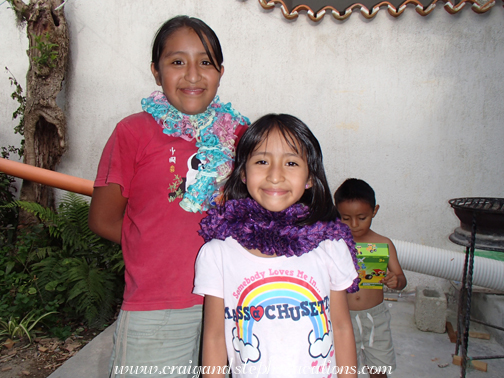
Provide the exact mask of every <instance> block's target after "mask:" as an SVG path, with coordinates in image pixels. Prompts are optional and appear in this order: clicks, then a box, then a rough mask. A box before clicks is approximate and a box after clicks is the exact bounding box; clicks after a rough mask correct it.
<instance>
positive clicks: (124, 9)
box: [0, 0, 504, 250]
mask: <svg viewBox="0 0 504 378" xmlns="http://www.w3.org/2000/svg"><path fill="white" fill-rule="evenodd" d="M466 8H467V9H464V10H462V11H461V12H460V13H459V14H457V15H450V14H449V13H448V12H446V11H445V10H444V9H442V7H441V6H439V7H438V9H436V10H435V11H434V12H433V13H432V14H431V15H429V16H427V17H421V16H420V15H418V14H417V13H416V12H415V11H414V8H413V7H408V9H407V10H406V11H405V12H404V13H403V15H402V16H400V17H399V18H393V17H391V16H390V15H389V14H388V13H387V12H386V9H382V10H381V11H380V12H379V13H378V15H377V16H376V17H375V18H374V19H372V20H366V19H365V18H364V17H362V16H361V15H360V14H358V13H355V14H353V15H352V16H351V17H350V18H349V19H348V20H347V21H345V22H339V21H336V20H334V19H333V18H332V17H330V16H326V17H325V18H324V19H323V20H322V22H320V23H314V22H312V21H310V20H309V19H308V18H307V17H306V15H304V14H302V15H301V16H300V17H299V18H298V19H297V20H294V21H288V20H286V19H284V17H283V16H282V14H281V11H280V10H279V8H278V7H277V8H276V9H274V10H270V11H266V10H263V9H262V8H261V7H260V5H259V3H258V1H257V0H241V1H240V0H211V1H202V0H184V1H176V0H148V1H147V0H144V1H124V0H121V1H120V0H108V1H101V0H69V1H68V3H67V5H66V6H65V12H66V17H67V21H68V24H69V29H70V39H71V45H70V48H71V50H70V54H71V63H70V68H69V72H68V77H67V80H66V83H65V96H62V99H63V104H64V109H65V112H66V114H67V117H68V138H69V150H68V152H67V153H66V155H65V156H64V157H63V161H62V163H61V165H60V167H59V170H60V171H61V172H64V173H67V174H72V175H75V176H79V177H84V178H87V179H93V178H94V175H95V170H96V166H97V163H98V159H99V157H100V153H101V150H102V148H103V146H104V144H105V142H106V139H107V138H108V136H109V135H110V133H111V131H112V129H113V128H114V126H115V124H116V123H117V121H119V120H120V119H121V118H122V117H124V116H126V115H128V114H130V113H132V112H137V111H140V109H141V108H140V100H141V98H142V97H145V96H147V95H148V94H149V93H150V92H151V91H153V90H156V89H157V87H156V86H155V83H154V80H153V79H152V77H151V73H150V69H149V63H150V47H151V42H152V38H153V35H154V33H155V31H156V30H157V28H158V27H159V26H160V25H161V24H162V23H163V22H164V21H165V20H166V19H168V18H170V17H172V16H174V15H177V14H188V15H192V16H196V17H199V18H201V19H203V20H204V21H206V22H207V23H208V24H209V25H210V26H211V27H212V28H213V29H214V30H215V32H216V33H217V35H218V36H219V38H220V40H221V43H222V46H223V50H224V65H225V68H226V71H225V74H224V76H223V79H222V82H221V87H220V89H219V95H220V97H221V99H222V100H224V101H231V102H232V103H233V105H234V106H235V107H236V108H237V109H238V110H240V111H241V112H242V113H243V114H244V115H247V116H249V117H250V118H251V120H255V119H257V118H258V117H259V116H261V115H263V114H265V113H268V112H285V113H291V114H294V115H296V116H298V117H299V118H301V119H302V120H303V121H304V122H306V123H307V124H308V125H309V126H310V127H311V129H312V130H313V131H314V133H315V134H316V135H317V137H318V138H319V140H320V142H321V144H322V147H323V150H324V154H325V165H326V170H327V173H328V176H329V180H330V184H331V187H332V189H333V190H335V189H336V188H337V186H338V185H339V184H340V183H341V182H342V181H343V180H344V179H345V178H347V177H358V178H362V179H364V180H366V181H368V182H369V183H370V184H371V186H373V187H374V189H375V191H376V193H377V200H378V203H379V204H380V205H381V209H380V212H379V213H378V216H377V218H376V219H375V222H374V228H375V230H376V231H377V232H380V233H383V234H385V235H387V236H389V237H391V238H395V239H399V240H405V241H410V242H415V243H421V244H426V245H429V246H436V247H440V248H446V249H453V250H461V247H458V246H456V245H454V244H453V243H451V242H450V241H449V240H448V236H449V234H450V233H451V232H452V231H453V229H454V228H455V227H456V226H457V225H458V220H457V218H456V217H455V215H454V214H453V211H452V210H451V209H450V207H449V205H448V200H449V199H451V198H456V197H465V196H488V197H502V196H503V188H504V175H503V162H504V148H503V141H504V127H503V126H504V125H503V120H504V105H503V104H504V103H503V90H502V88H503V87H504V64H503V62H504V29H503V27H502V26H503V22H504V21H503V17H504V9H503V7H502V2H501V1H500V0H498V1H497V2H496V5H495V7H494V8H493V9H492V10H491V11H490V12H489V13H487V14H484V15H478V14H476V13H474V12H473V11H471V10H470V8H469V7H468V6H467V7H466ZM0 25H2V27H1V31H0V35H1V37H0V64H1V66H2V68H3V67H4V66H8V67H9V68H10V69H11V71H12V72H13V73H14V74H15V75H16V77H17V78H18V79H19V80H21V81H22V82H24V77H23V76H24V74H25V72H26V69H27V58H26V54H25V50H26V37H25V34H24V31H23V30H19V29H17V28H16V26H15V22H14V15H13V12H12V11H11V10H10V9H8V7H7V3H4V4H2V5H0ZM11 92H12V89H11V87H10V86H9V82H8V75H7V74H3V72H2V74H1V75H0V112H1V122H0V132H1V143H0V145H6V144H7V142H8V143H12V141H14V140H16V138H14V137H12V136H11V131H10V130H11V127H12V126H13V125H14V122H10V121H9V120H10V117H11V113H12V111H14V109H15V107H16V104H15V103H14V102H13V101H12V100H10V98H9V95H10V93H11Z"/></svg>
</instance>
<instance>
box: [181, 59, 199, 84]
mask: <svg viewBox="0 0 504 378" xmlns="http://www.w3.org/2000/svg"><path fill="white" fill-rule="evenodd" d="M185 79H186V80H187V81H188V82H190V83H197V82H198V81H200V80H201V73H200V71H199V66H198V64H197V63H188V64H187V70H186V73H185Z"/></svg>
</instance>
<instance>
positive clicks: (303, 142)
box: [224, 114, 336, 225]
mask: <svg viewBox="0 0 504 378" xmlns="http://www.w3.org/2000/svg"><path fill="white" fill-rule="evenodd" d="M273 130H278V131H279V132H280V133H281V134H282V136H283V137H284V138H285V141H286V142H287V144H288V145H289V146H290V147H292V149H293V150H294V151H296V153H298V154H300V155H303V156H306V160H307V162H308V170H309V178H310V179H311V182H312V187H311V188H309V189H306V190H305V192H304V194H303V196H302V197H301V199H300V201H299V202H301V203H303V204H305V205H307V206H308V207H309V208H310V215H309V216H308V218H306V219H305V220H303V221H302V222H300V225H308V224H313V223H315V222H317V221H330V220H334V219H335V218H336V209H335V208H334V204H333V201H332V196H331V191H330V189H329V184H328V183H327V179H326V175H325V171H324V165H323V162H322V150H321V148H320V144H319V142H318V140H317V138H315V135H313V133H312V132H311V131H310V129H309V128H308V126H306V125H305V124H304V123H303V122H302V121H301V120H299V119H298V118H296V117H294V116H291V115H288V114H267V115H265V116H263V117H261V118H259V119H258V120H257V121H255V122H254V123H253V124H252V125H251V126H250V127H249V128H248V129H247V131H245V133H244V134H243V136H242V137H241V139H240V141H239V142H238V146H237V147H236V158H235V168H234V170H233V172H232V173H231V176H230V177H229V179H228V181H227V182H226V185H225V186H224V198H225V199H226V200H229V199H241V198H249V197H250V195H249V193H248V191H247V186H246V184H244V183H243V182H242V180H241V179H242V175H244V174H245V166H246V164H247V160H248V159H249V157H250V155H251V154H252V153H253V152H254V150H255V149H256V147H257V146H259V145H260V144H261V143H262V142H263V141H264V140H266V139H267V138H268V135H269V133H270V132H272V131H273ZM299 149H301V151H299Z"/></svg>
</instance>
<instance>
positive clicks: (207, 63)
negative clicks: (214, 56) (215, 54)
mask: <svg viewBox="0 0 504 378" xmlns="http://www.w3.org/2000/svg"><path fill="white" fill-rule="evenodd" d="M201 64H203V65H204V66H211V65H212V62H210V61H209V60H204V61H203V62H201Z"/></svg>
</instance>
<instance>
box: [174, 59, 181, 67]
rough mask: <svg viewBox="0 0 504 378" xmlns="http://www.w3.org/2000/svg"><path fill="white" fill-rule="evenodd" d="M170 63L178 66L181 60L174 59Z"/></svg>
mask: <svg viewBox="0 0 504 378" xmlns="http://www.w3.org/2000/svg"><path fill="white" fill-rule="evenodd" d="M172 64H173V65H175V66H180V65H182V64H183V63H182V61H181V60H174V61H173V62H172Z"/></svg>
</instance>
